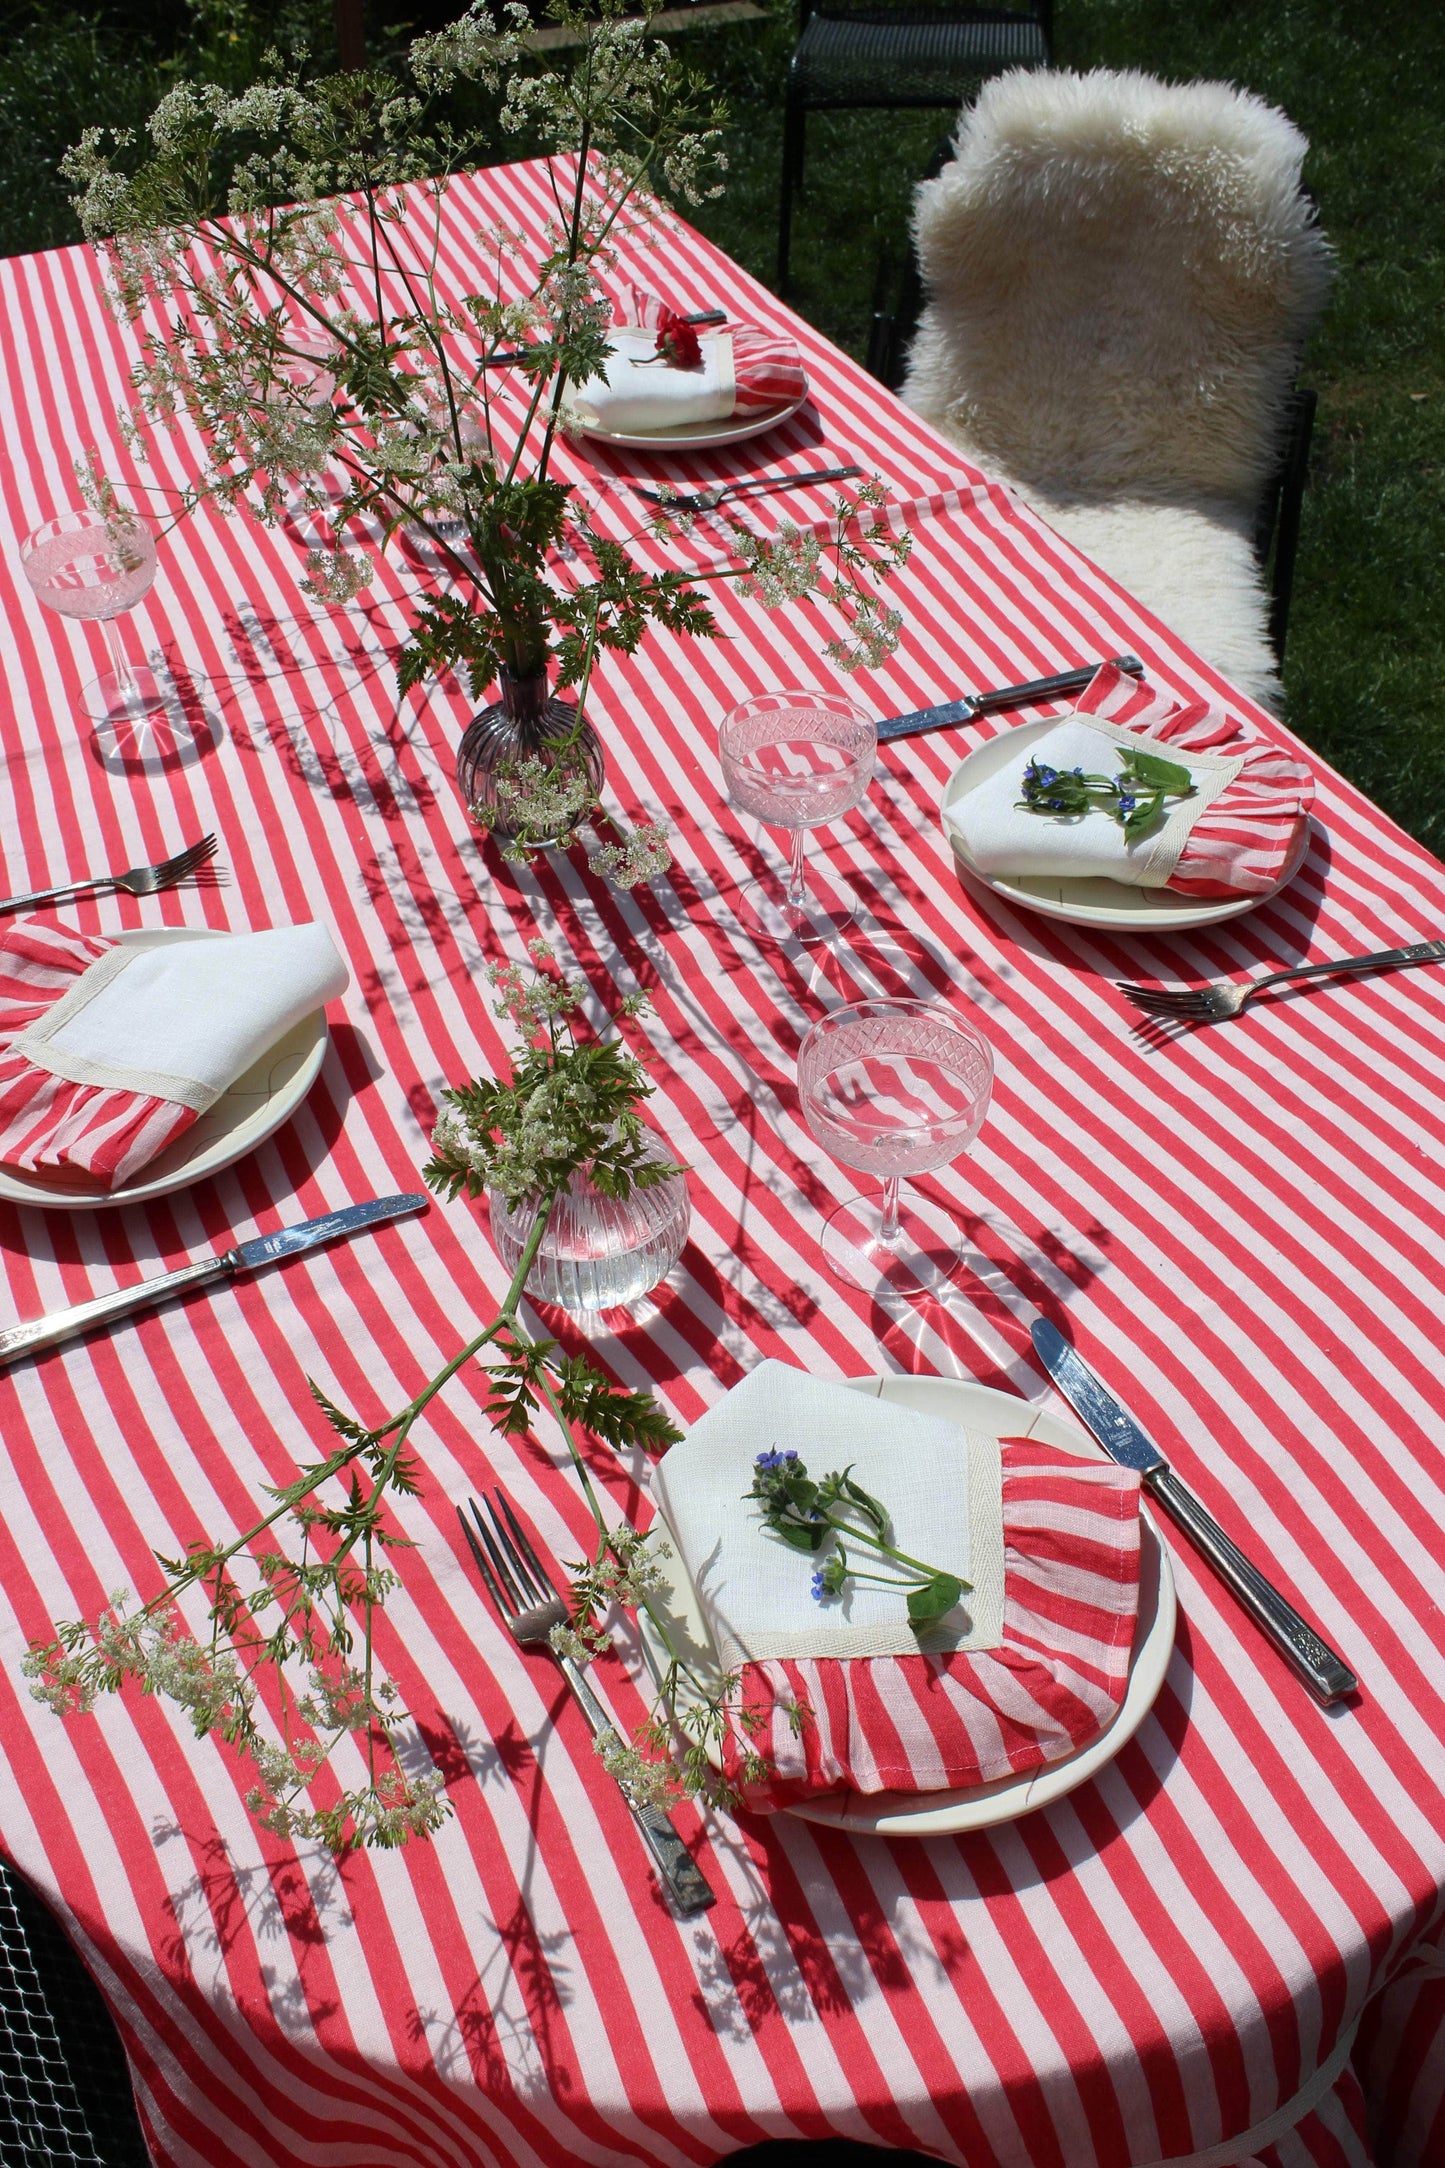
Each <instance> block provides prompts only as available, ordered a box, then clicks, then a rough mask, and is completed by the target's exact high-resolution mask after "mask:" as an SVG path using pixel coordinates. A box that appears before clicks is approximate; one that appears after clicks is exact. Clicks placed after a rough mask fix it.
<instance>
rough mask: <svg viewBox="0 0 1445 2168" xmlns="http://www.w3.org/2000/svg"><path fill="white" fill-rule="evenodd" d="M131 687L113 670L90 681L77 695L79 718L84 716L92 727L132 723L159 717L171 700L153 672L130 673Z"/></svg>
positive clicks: (142, 667) (141, 670) (136, 670)
mask: <svg viewBox="0 0 1445 2168" xmlns="http://www.w3.org/2000/svg"><path fill="white" fill-rule="evenodd" d="M131 676H132V677H133V678H134V679H135V684H134V686H133V687H132V686H129V685H127V684H126V683H125V681H124V680H123V679H122V678H119V677H117V676H116V674H115V672H114V670H107V671H106V673H105V675H104V676H103V677H98V678H92V679H91V681H90V683H89V684H88V685H87V686H86V687H85V688H84V689H83V691H82V692H81V695H80V701H79V707H80V712H81V714H82V715H88V716H89V717H90V720H91V721H92V722H93V723H112V724H120V723H134V722H138V721H139V720H140V718H141V717H142V716H143V715H159V714H160V713H161V712H162V711H163V710H164V708H165V706H166V702H167V700H168V699H169V698H170V697H171V696H170V694H169V692H168V690H167V688H166V687H165V686H163V685H162V684H161V682H160V680H159V678H158V677H157V676H156V674H155V672H154V670H147V669H145V668H144V666H141V667H138V668H136V669H134V670H132V672H131Z"/></svg>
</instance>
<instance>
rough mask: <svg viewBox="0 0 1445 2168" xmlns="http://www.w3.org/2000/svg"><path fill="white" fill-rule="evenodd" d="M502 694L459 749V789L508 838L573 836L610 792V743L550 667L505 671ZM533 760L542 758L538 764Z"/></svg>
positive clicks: (480, 817)
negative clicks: (558, 685)
mask: <svg viewBox="0 0 1445 2168" xmlns="http://www.w3.org/2000/svg"><path fill="white" fill-rule="evenodd" d="M497 694H498V697H497V698H496V699H495V700H494V701H493V702H492V704H491V706H490V707H487V708H483V709H482V711H481V713H480V714H479V715H474V716H473V717H472V720H471V721H470V723H468V725H467V727H466V730H465V731H464V732H463V734H462V742H461V744H460V745H459V746H458V747H457V788H458V790H459V791H460V792H461V794H462V802H463V804H464V805H465V806H466V809H467V811H468V812H469V813H470V814H471V816H472V818H473V819H474V820H475V821H476V822H477V825H478V826H479V827H482V828H485V829H486V830H487V831H488V832H489V833H490V834H492V835H496V836H500V837H501V838H502V840H503V841H504V842H507V841H514V842H518V843H522V844H532V845H535V846H536V847H537V848H538V849H545V848H546V846H547V845H548V844H553V843H561V842H563V841H564V840H567V839H570V836H571V833H572V830H573V828H574V827H575V826H576V824H577V822H578V821H581V820H585V819H586V817H587V813H588V809H589V808H590V807H591V806H593V805H595V804H596V802H597V800H598V798H599V797H600V795H601V792H602V781H603V777H604V775H605V773H606V769H605V766H604V763H603V758H602V743H601V740H600V739H599V738H598V736H597V733H596V731H595V730H594V729H593V728H592V725H591V723H589V722H588V721H587V720H586V719H585V718H584V719H583V722H582V724H581V727H580V729H579V727H578V722H577V703H576V701H575V700H564V699H562V698H561V696H560V695H559V694H557V693H553V692H549V691H548V687H547V673H546V671H545V670H538V671H535V672H528V673H527V675H525V676H523V677H513V675H512V674H511V672H510V671H508V670H502V671H499V672H498V674H497ZM533 763H536V765H535V766H534V765H533Z"/></svg>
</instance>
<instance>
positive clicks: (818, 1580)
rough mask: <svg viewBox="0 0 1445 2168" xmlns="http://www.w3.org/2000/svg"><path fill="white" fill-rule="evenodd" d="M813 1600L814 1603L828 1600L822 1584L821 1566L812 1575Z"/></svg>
mask: <svg viewBox="0 0 1445 2168" xmlns="http://www.w3.org/2000/svg"><path fill="white" fill-rule="evenodd" d="M813 1601H814V1603H826V1602H827V1601H828V1591H827V1590H826V1589H825V1588H824V1586H823V1569H822V1567H821V1566H819V1567H818V1569H817V1571H816V1573H815V1574H814V1575H813Z"/></svg>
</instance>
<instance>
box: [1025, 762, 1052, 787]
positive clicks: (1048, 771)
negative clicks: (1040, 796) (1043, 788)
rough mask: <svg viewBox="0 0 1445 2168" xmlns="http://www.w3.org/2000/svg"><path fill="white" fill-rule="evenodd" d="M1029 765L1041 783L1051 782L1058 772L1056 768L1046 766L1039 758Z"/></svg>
mask: <svg viewBox="0 0 1445 2168" xmlns="http://www.w3.org/2000/svg"><path fill="white" fill-rule="evenodd" d="M1031 766H1032V768H1033V771H1034V774H1035V775H1036V776H1037V777H1038V779H1039V781H1040V782H1041V783H1052V782H1053V781H1054V779H1055V777H1056V776H1057V774H1058V770H1057V768H1046V767H1045V766H1044V764H1043V762H1042V761H1041V760H1036V761H1033V762H1032V763H1031Z"/></svg>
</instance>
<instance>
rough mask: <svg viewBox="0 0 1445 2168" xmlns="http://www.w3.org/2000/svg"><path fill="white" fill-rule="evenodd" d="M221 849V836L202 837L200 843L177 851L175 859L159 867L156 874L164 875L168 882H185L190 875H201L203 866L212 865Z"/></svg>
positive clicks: (166, 861)
mask: <svg viewBox="0 0 1445 2168" xmlns="http://www.w3.org/2000/svg"><path fill="white" fill-rule="evenodd" d="M219 849H220V838H219V836H217V835H215V834H214V833H213V834H211V835H208V836H202V837H201V839H200V841H199V842H198V843H192V844H189V845H188V846H187V847H186V849H185V850H183V851H177V853H176V855H175V857H174V858H167V859H166V860H165V861H164V863H163V864H161V865H159V866H157V867H156V873H157V875H158V876H159V875H162V874H163V875H164V876H165V878H166V880H167V881H184V880H185V879H186V877H187V875H188V874H192V873H199V872H200V870H201V868H202V866H208V865H210V863H211V861H212V859H213V858H214V857H215V855H216V852H217V851H218V850H219ZM217 870H219V869H217Z"/></svg>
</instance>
